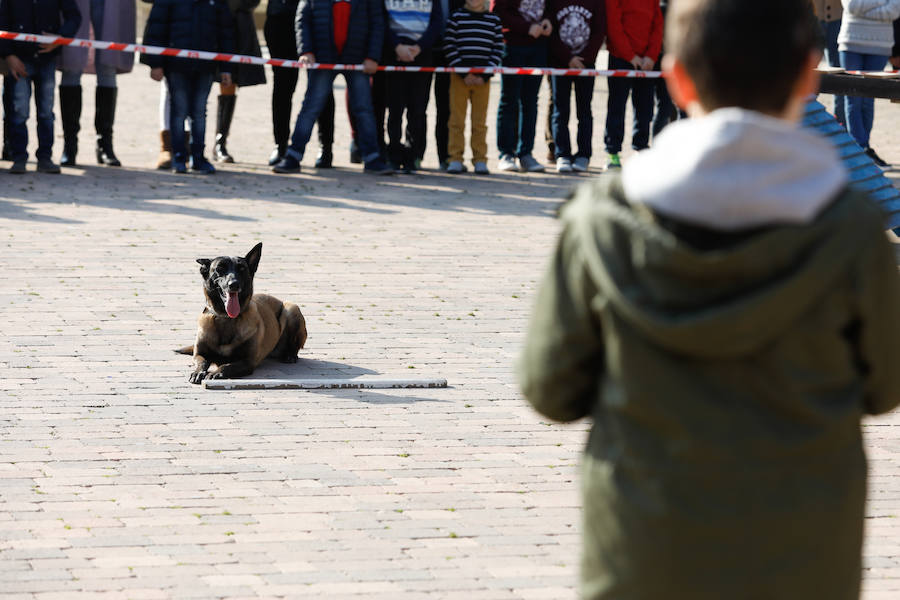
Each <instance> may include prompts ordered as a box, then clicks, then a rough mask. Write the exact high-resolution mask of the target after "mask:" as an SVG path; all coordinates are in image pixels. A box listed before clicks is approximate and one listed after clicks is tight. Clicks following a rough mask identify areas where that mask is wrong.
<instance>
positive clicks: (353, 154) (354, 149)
mask: <svg viewBox="0 0 900 600" xmlns="http://www.w3.org/2000/svg"><path fill="white" fill-rule="evenodd" d="M362 161H363V159H362V152H360V151H359V145H357V143H356V140H350V162H351V163H353V164H354V165H360V164H362Z"/></svg>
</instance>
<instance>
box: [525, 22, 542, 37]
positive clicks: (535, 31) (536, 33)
mask: <svg viewBox="0 0 900 600" xmlns="http://www.w3.org/2000/svg"><path fill="white" fill-rule="evenodd" d="M528 35H530V36H531V37H533V38H534V39H537V38H539V37H541V36H542V35H544V27H543V26H542V25H541V24H540V23H535V24H534V25H532V26H531V27H529V28H528Z"/></svg>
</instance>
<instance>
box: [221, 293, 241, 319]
mask: <svg viewBox="0 0 900 600" xmlns="http://www.w3.org/2000/svg"><path fill="white" fill-rule="evenodd" d="M225 312H227V313H228V316H229V317H231V318H232V319H234V318H235V317H237V316H238V315H239V314H241V303H240V302H239V301H238V295H237V292H228V301H227V302H226V303H225Z"/></svg>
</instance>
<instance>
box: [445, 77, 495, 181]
mask: <svg viewBox="0 0 900 600" xmlns="http://www.w3.org/2000/svg"><path fill="white" fill-rule="evenodd" d="M490 97H491V85H490V84H489V83H488V82H486V81H485V82H484V83H482V84H481V85H466V84H465V83H464V82H463V78H462V77H460V76H459V75H456V74H452V75H450V123H449V126H448V128H449V133H450V137H449V140H448V144H447V153H448V156H449V159H450V160H451V161H454V160H458V161H460V162H462V159H463V151H464V150H465V147H466V135H465V129H466V111H467V110H468V108H469V102H471V103H472V131H471V138H470V139H469V144H470V146H471V147H472V162H473V163H476V162H487V110H488V100H490Z"/></svg>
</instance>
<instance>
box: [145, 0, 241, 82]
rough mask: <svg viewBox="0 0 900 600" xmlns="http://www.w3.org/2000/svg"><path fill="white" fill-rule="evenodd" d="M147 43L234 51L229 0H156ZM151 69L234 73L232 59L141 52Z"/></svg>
mask: <svg viewBox="0 0 900 600" xmlns="http://www.w3.org/2000/svg"><path fill="white" fill-rule="evenodd" d="M144 44H145V45H147V46H166V47H168V48H184V49H186V50H206V51H208V52H220V53H223V54H233V53H234V22H233V21H232V18H231V11H230V10H229V8H228V3H227V2H225V0H156V1H155V2H154V3H153V8H152V9H151V10H150V16H149V18H148V19H147V27H146V28H145V29H144ZM141 62H142V63H144V64H145V65H148V66H149V67H150V68H151V69H153V68H156V67H162V68H164V69H165V70H166V71H167V72H172V71H179V72H182V73H192V72H197V71H201V72H209V71H216V70H219V71H221V72H222V73H231V71H232V69H231V66H230V65H229V63H224V62H213V61H209V60H194V59H190V58H173V57H168V56H156V55H152V54H141Z"/></svg>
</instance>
